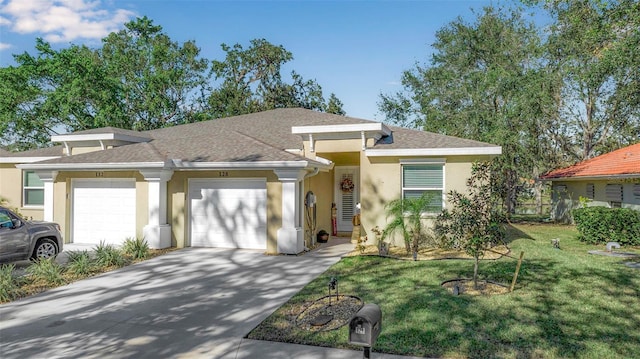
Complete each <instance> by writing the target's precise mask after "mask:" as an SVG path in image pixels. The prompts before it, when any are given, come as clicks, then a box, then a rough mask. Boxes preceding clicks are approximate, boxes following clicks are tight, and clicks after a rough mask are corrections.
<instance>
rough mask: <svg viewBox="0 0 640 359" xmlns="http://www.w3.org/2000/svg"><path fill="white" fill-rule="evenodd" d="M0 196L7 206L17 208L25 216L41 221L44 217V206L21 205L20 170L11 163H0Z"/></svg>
mask: <svg viewBox="0 0 640 359" xmlns="http://www.w3.org/2000/svg"><path fill="white" fill-rule="evenodd" d="M0 197H2V198H4V199H6V200H7V201H8V203H9V207H11V208H17V209H18V211H20V213H21V214H22V215H24V216H25V217H27V218H32V219H34V220H37V221H41V220H42V219H43V217H44V207H24V206H23V205H22V170H21V169H19V168H16V166H15V164H13V163H0Z"/></svg>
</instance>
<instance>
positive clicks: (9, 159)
mask: <svg viewBox="0 0 640 359" xmlns="http://www.w3.org/2000/svg"><path fill="white" fill-rule="evenodd" d="M56 158H60V156H42V157H0V163H33V162H40V161H46V160H52V159H56Z"/></svg>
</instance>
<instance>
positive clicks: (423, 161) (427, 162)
mask: <svg viewBox="0 0 640 359" xmlns="http://www.w3.org/2000/svg"><path fill="white" fill-rule="evenodd" d="M405 165H409V166H415V165H418V166H420V165H425V166H434V165H436V166H437V165H440V166H442V186H441V187H419V188H417V187H405V186H404V166H405ZM445 188H446V161H445V159H443V158H433V159H403V160H400V196H401V197H402V199H404V198H405V191H411V190H413V191H425V192H426V191H440V192H441V194H442V195H441V198H440V204H441V205H440V210H438V211H435V212H432V211H429V212H423V213H422V216H423V217H424V216H425V215H426V216H430V215H436V214H438V213H440V212H441V211H442V210H443V209H445V208H446V191H445Z"/></svg>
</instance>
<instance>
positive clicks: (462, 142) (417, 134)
mask: <svg viewBox="0 0 640 359" xmlns="http://www.w3.org/2000/svg"><path fill="white" fill-rule="evenodd" d="M390 129H391V130H392V131H393V133H392V136H393V141H392V142H391V143H388V142H389V141H386V140H385V139H384V138H383V139H381V140H380V141H378V143H376V145H375V146H374V148H376V149H378V148H379V149H396V148H409V149H414V148H460V147H496V145H492V144H490V143H485V142H479V141H473V140H468V139H465V138H460V137H453V136H446V135H441V134H438V133H433V132H425V131H419V130H410V129H407V128H402V127H396V126H390Z"/></svg>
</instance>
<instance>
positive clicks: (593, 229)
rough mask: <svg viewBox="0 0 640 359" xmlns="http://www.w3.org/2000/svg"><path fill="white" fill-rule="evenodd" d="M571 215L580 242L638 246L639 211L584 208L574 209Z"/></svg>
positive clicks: (639, 235) (639, 241)
mask: <svg viewBox="0 0 640 359" xmlns="http://www.w3.org/2000/svg"><path fill="white" fill-rule="evenodd" d="M572 214H573V219H574V221H575V223H576V228H577V229H578V231H579V232H580V240H581V241H584V242H588V243H593V244H602V243H607V242H618V243H620V244H627V245H640V211H636V210H633V209H630V208H607V207H586V208H577V209H574V210H573V211H572Z"/></svg>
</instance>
